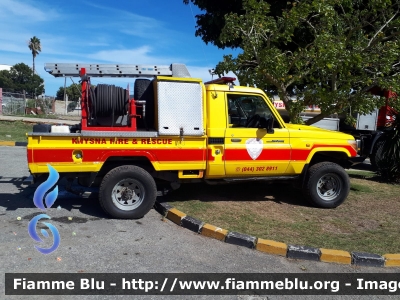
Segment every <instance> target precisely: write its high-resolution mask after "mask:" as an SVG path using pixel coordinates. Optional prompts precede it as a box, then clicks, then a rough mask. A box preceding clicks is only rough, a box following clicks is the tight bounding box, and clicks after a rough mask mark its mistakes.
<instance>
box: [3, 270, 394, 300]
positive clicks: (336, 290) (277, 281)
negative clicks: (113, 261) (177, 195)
mask: <svg viewBox="0 0 400 300" xmlns="http://www.w3.org/2000/svg"><path fill="white" fill-rule="evenodd" d="M5 294H6V295H236V294H241V295H243V294H249V295H254V294H256V295H400V274H396V273H393V274H387V273H385V274H371V273H350V274H349V273H346V274H337V273H333V274H329V273H318V274H316V273H299V274H281V273H278V274H259V273H256V274H255V273H247V274H243V273H240V274H235V273H231V274H227V273H212V274H209V273H190V274H182V273H176V274H175V273H126V274H123V273H118V274H116V273H108V274H106V273H103V274H98V273H86V274H84V273H79V274H75V273H6V274H5Z"/></svg>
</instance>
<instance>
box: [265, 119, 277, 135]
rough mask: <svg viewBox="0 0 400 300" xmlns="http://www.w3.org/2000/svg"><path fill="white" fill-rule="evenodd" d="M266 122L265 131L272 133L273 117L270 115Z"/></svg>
mask: <svg viewBox="0 0 400 300" xmlns="http://www.w3.org/2000/svg"><path fill="white" fill-rule="evenodd" d="M267 122H268V124H267V133H271V134H272V133H274V132H275V130H274V118H273V117H271V118H269V119H268V120H267Z"/></svg>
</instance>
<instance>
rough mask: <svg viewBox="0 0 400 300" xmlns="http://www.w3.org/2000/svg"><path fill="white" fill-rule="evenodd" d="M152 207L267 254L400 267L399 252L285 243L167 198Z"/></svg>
mask: <svg viewBox="0 0 400 300" xmlns="http://www.w3.org/2000/svg"><path fill="white" fill-rule="evenodd" d="M154 209H155V210H156V211H157V212H159V213H160V214H161V215H162V216H163V217H165V218H167V219H169V220H170V221H172V222H174V223H175V224H177V225H179V226H182V227H184V228H186V229H189V230H191V231H193V232H195V233H198V234H201V235H203V236H206V237H210V238H213V239H217V240H220V241H222V242H225V243H229V244H233V245H237V246H242V247H246V248H250V249H255V250H256V251H260V252H264V253H268V254H274V255H280V256H284V257H287V258H291V259H303V260H312V261H321V262H327V263H337V264H346V265H353V266H363V267H381V268H383V267H400V254H385V255H378V254H372V253H364V252H347V251H343V250H335V249H324V248H313V247H308V246H299V245H287V244H285V243H281V242H276V241H272V240H265V239H261V238H257V237H254V236H250V235H247V234H242V233H239V232H233V231H228V230H226V229H222V228H219V227H217V226H214V225H211V224H208V223H204V222H203V221H201V220H197V219H195V218H193V217H191V216H188V215H186V214H185V213H183V212H181V211H179V210H177V209H176V208H174V207H172V206H171V205H170V204H168V203H166V202H158V201H156V203H155V205H154Z"/></svg>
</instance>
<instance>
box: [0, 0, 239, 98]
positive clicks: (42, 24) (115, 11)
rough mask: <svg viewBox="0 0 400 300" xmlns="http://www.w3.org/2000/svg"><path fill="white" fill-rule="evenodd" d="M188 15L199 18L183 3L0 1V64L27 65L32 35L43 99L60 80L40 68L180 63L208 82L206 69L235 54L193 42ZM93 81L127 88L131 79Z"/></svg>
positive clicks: (159, 0)
mask: <svg viewBox="0 0 400 300" xmlns="http://www.w3.org/2000/svg"><path fill="white" fill-rule="evenodd" d="M216 1H217V0H216ZM192 12H193V14H194V15H196V14H198V13H200V11H199V9H198V8H197V7H196V6H194V5H191V6H189V5H184V4H183V0H141V1H139V0H114V1H108V0H96V1H81V0H68V1H61V0H54V1H46V0H34V1H33V0H32V1H31V0H0V28H1V30H0V64H7V65H14V64H17V63H20V62H23V63H26V64H28V65H29V66H32V54H31V52H30V50H29V49H28V41H29V39H30V38H31V37H33V36H37V37H38V38H39V39H40V41H41V44H42V52H41V53H40V54H39V55H38V56H37V57H36V60H35V63H36V71H37V73H38V74H39V75H40V76H41V77H42V78H43V79H44V80H45V88H46V95H55V93H56V91H57V90H58V88H59V87H60V86H62V85H63V84H64V80H63V79H62V78H54V77H53V76H51V75H50V74H48V73H46V72H45V71H44V64H45V63H102V64H106V63H124V64H151V65H169V64H171V63H184V64H186V65H187V66H188V69H189V72H190V73H191V75H192V77H198V78H202V79H203V80H210V79H211V76H210V75H209V73H208V70H209V69H211V68H213V67H215V65H216V64H217V63H218V62H219V61H220V60H222V56H223V54H228V53H234V51H232V50H230V49H226V50H220V49H218V48H216V47H215V46H212V45H206V44H205V43H204V42H203V41H202V40H201V38H199V37H195V35H194V33H195V20H194V18H193V14H192ZM234 54H235V53H234ZM74 80H75V81H76V80H77V79H74ZM92 82H93V83H94V84H97V83H100V82H102V83H109V84H119V85H121V86H124V87H126V85H127V83H131V84H132V83H133V79H132V80H131V81H129V80H127V79H120V80H117V81H116V80H115V79H114V80H111V79H107V78H93V80H92ZM69 84H71V80H68V81H67V85H69ZM131 89H132V87H131Z"/></svg>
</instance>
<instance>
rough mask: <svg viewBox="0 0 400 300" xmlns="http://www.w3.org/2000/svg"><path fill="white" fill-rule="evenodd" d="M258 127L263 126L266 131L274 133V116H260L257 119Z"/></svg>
mask: <svg viewBox="0 0 400 300" xmlns="http://www.w3.org/2000/svg"><path fill="white" fill-rule="evenodd" d="M258 127H259V128H265V129H266V130H267V133H271V134H272V133H274V132H275V131H274V118H272V117H271V118H268V119H266V118H265V117H261V118H260V121H259V126H258Z"/></svg>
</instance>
